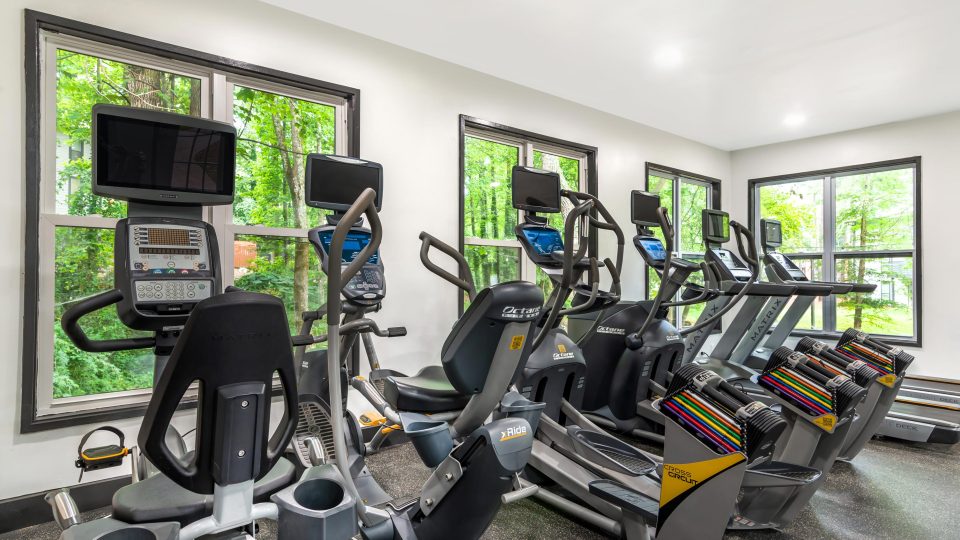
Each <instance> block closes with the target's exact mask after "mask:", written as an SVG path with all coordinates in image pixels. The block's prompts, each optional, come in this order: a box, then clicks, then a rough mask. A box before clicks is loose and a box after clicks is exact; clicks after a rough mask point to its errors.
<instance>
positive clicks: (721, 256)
mask: <svg viewBox="0 0 960 540" xmlns="http://www.w3.org/2000/svg"><path fill="white" fill-rule="evenodd" d="M707 261H708V262H712V263H715V264H714V268H719V270H720V280H721V281H743V282H747V281H750V276H751V272H750V267H748V266H747V265H746V263H744V262H743V261H742V260H740V257H737V256H736V255H734V254H733V252H732V251H730V250H729V249H723V248H710V249H709V250H707Z"/></svg>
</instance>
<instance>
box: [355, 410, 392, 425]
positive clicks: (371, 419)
mask: <svg viewBox="0 0 960 540" xmlns="http://www.w3.org/2000/svg"><path fill="white" fill-rule="evenodd" d="M359 420H360V424H362V425H363V427H371V426H381V425H383V424H385V423H386V421H387V419H386V418H384V417H383V415H381V414H380V413H379V412H377V411H366V412H365V413H363V414H361V415H360V418H359Z"/></svg>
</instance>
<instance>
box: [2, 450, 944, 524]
mask: <svg viewBox="0 0 960 540" xmlns="http://www.w3.org/2000/svg"><path fill="white" fill-rule="evenodd" d="M367 463H368V466H369V467H370V469H371V472H372V473H373V474H374V476H376V477H377V478H378V479H379V480H380V482H381V484H382V485H383V487H384V488H385V489H386V490H387V491H388V492H389V493H390V494H391V495H393V496H395V497H400V496H405V495H409V494H412V493H416V492H417V490H418V489H419V488H420V486H421V485H422V484H423V482H424V480H426V478H427V475H428V474H429V470H428V469H427V468H426V467H423V466H422V465H420V460H419V459H418V458H417V456H416V455H415V453H414V450H413V447H412V446H410V445H402V446H398V447H395V448H390V449H387V450H384V451H383V452H381V453H379V454H377V455H376V456H374V457H372V458H370V459H369V460H368V462H367ZM958 478H960V448H956V447H950V446H946V445H932V444H910V443H901V442H897V441H886V440H873V441H871V442H870V443H869V444H868V445H867V447H866V448H865V449H864V451H863V452H862V453H861V454H860V455H859V456H858V457H857V458H856V460H854V462H853V463H852V464H848V463H840V462H838V463H837V464H836V465H834V467H833V470H832V471H831V472H830V476H828V477H827V481H826V483H825V484H824V486H823V487H822V488H821V489H820V490H819V491H818V492H817V494H816V495H815V496H814V497H813V500H812V501H811V503H810V505H809V506H808V507H807V508H806V509H805V510H804V512H803V513H802V514H801V515H800V517H798V518H797V520H796V521H795V522H794V524H793V525H791V526H790V527H787V528H786V529H784V530H783V531H782V533H781V534H778V533H776V532H773V531H765V532H746V533H743V532H732V533H729V534H727V535H726V537H725V538H728V539H731V540H733V539H755V538H770V539H773V538H777V539H783V540H793V539H797V540H801V539H802V540H816V539H835V538H845V539H847V538H849V539H886V538H891V539H892V538H896V539H901V540H912V539H918V540H919V539H933V538H956V537H957V531H960V511H958V508H957V498H956V492H957V488H958V487H960V486H958V483H957V479H958ZM943 494H949V496H948V497H944V495H943ZM107 512H108V510H107V509H103V510H99V511H93V512H88V513H87V514H86V515H85V516H84V518H85V519H91V518H94V517H99V516H102V515H105V514H106V513H107ZM265 525H266V527H265V528H264V530H263V531H262V534H261V535H259V538H262V539H267V540H269V539H273V538H275V534H274V530H273V523H266V524H265ZM58 535H59V530H58V528H57V526H56V525H55V524H53V523H48V524H44V525H37V526H35V527H29V528H26V529H21V530H19V531H15V532H11V533H7V534H3V535H0V540H47V539H50V540H53V539H56V538H57V536H58ZM484 538H485V539H489V540H534V539H543V538H549V539H550V540H566V539H575V538H578V539H579V538H590V539H593V538H604V536H603V535H602V534H600V533H598V532H596V531H594V530H592V529H589V528H586V527H584V526H582V525H580V524H577V523H574V522H571V521H570V520H568V519H566V518H564V517H562V516H560V515H559V514H557V513H555V512H553V511H552V510H550V509H548V508H545V507H543V506H541V505H540V504H538V503H536V502H533V501H530V500H526V501H521V502H519V503H516V504H511V505H507V506H505V507H504V508H503V509H502V510H501V511H500V513H499V514H498V515H497V518H496V520H495V521H494V522H493V525H492V526H491V527H490V529H488V530H487V533H486V534H485V535H484Z"/></svg>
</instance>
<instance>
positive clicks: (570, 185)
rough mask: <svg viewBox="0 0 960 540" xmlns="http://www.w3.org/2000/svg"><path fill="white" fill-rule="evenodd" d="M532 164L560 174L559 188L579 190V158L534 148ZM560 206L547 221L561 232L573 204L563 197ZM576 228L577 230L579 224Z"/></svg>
mask: <svg viewBox="0 0 960 540" xmlns="http://www.w3.org/2000/svg"><path fill="white" fill-rule="evenodd" d="M533 166H534V167H536V168H538V169H545V170H548V171H553V172H555V173H558V174H559V175H560V189H569V190H571V191H580V160H578V159H573V158H568V157H563V156H557V155H554V154H548V153H546V152H541V151H540V150H534V151H533ZM560 207H561V210H562V213H560V214H549V215H548V222H549V224H550V226H551V227H554V228H556V229H558V230H560V231H561V232H562V231H563V220H564V218H565V217H566V215H567V212H569V211H570V210H571V209H573V205H572V204H570V201H568V200H567V199H565V198H564V199H561V201H560ZM578 225H579V224H578ZM577 230H579V226H578V228H577ZM547 281H548V283H547V284H548V285H549V281H550V280H549V278H547Z"/></svg>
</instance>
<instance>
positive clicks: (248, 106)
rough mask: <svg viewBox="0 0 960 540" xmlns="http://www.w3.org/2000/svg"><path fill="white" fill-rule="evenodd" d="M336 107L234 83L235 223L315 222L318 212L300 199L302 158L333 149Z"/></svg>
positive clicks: (293, 224) (298, 226)
mask: <svg viewBox="0 0 960 540" xmlns="http://www.w3.org/2000/svg"><path fill="white" fill-rule="evenodd" d="M335 113H336V109H335V108H334V107H333V106H332V105H324V104H321V103H315V102H312V101H307V100H303V99H296V98H292V97H288V96H283V95H280V94H273V93H270V92H264V91H262V90H255V89H253V88H246V87H244V86H239V85H237V86H235V87H234V92H233V122H234V126H235V127H236V128H237V180H236V196H235V198H234V201H233V222H234V223H236V224H239V225H263V226H266V227H292V228H296V229H309V228H310V227H314V226H316V225H318V224H319V222H320V216H321V215H322V212H321V211H320V210H318V209H316V208H311V207H308V206H307V205H306V202H305V197H304V172H305V171H304V169H305V158H306V155H307V154H311V153H323V154H332V153H334V150H335V148H336V114H335Z"/></svg>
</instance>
